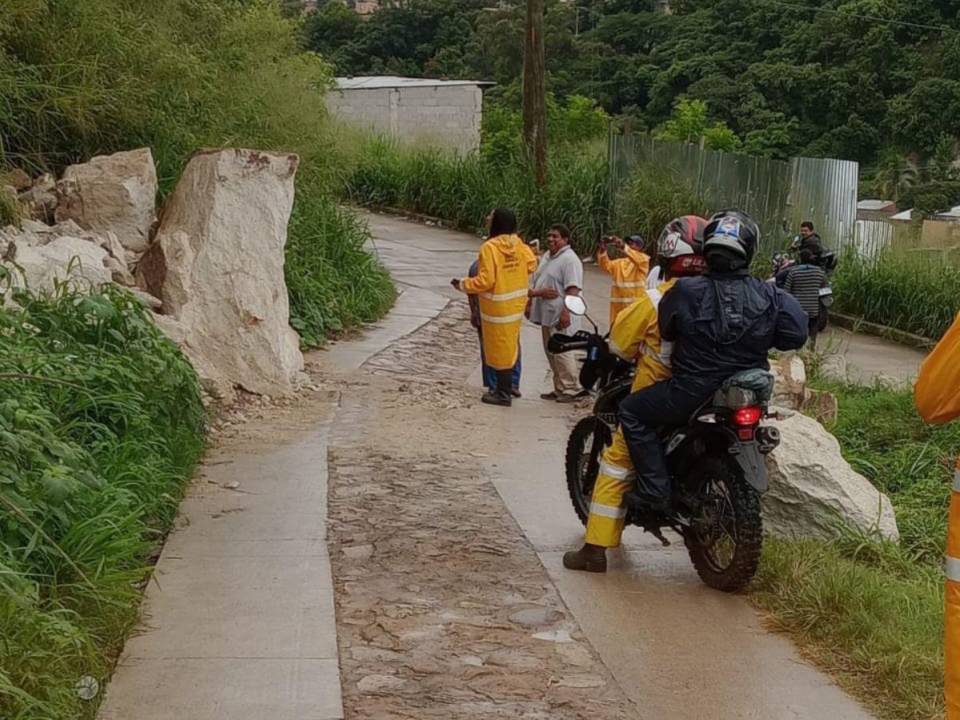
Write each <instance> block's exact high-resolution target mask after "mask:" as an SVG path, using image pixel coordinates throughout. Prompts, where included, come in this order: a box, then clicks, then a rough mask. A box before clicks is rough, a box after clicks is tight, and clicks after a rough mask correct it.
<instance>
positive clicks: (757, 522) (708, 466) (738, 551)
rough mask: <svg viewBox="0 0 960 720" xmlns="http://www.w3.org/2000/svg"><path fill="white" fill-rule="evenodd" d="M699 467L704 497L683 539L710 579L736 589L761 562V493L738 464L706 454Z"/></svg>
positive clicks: (695, 562) (699, 569) (714, 584)
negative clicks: (705, 459) (708, 458)
mask: <svg viewBox="0 0 960 720" xmlns="http://www.w3.org/2000/svg"><path fill="white" fill-rule="evenodd" d="M701 468H702V469H701V470H700V477H699V478H697V480H698V483H699V486H700V487H701V488H702V490H701V496H702V500H703V502H702V505H701V506H700V511H699V513H698V515H697V516H696V517H694V518H693V519H692V523H691V525H690V527H688V528H686V530H685V532H684V538H683V539H684V543H685V544H686V546H687V551H688V552H689V554H690V560H691V561H692V562H693V567H694V568H696V571H697V575H699V576H700V579H701V580H702V581H703V582H704V583H705V584H706V585H708V586H709V587H712V588H714V589H716V590H722V591H723V592H736V591H737V590H740V589H742V588H743V587H745V586H746V585H747V584H748V583H749V582H750V581H751V580H752V579H753V576H754V575H755V574H756V572H757V567H758V566H759V564H760V552H761V550H762V549H763V518H762V517H761V514H760V495H759V493H757V491H756V490H754V489H753V488H752V487H750V485H748V484H747V482H746V480H745V479H743V477H741V474H740V472H739V469H735V468H732V467H731V466H730V465H729V464H728V463H726V462H724V461H723V460H719V459H711V460H707V461H706V462H705V463H703V465H702V466H701Z"/></svg>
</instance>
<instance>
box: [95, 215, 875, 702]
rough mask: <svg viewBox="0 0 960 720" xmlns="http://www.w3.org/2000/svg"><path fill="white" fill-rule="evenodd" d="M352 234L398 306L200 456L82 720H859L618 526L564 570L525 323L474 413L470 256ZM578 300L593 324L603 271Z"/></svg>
mask: <svg viewBox="0 0 960 720" xmlns="http://www.w3.org/2000/svg"><path fill="white" fill-rule="evenodd" d="M369 222H370V224H371V228H372V229H373V231H374V235H375V238H376V241H375V245H376V250H377V252H378V253H379V255H380V257H381V259H382V260H383V262H384V263H385V264H386V265H387V267H388V268H390V270H391V272H392V273H393V275H394V277H395V279H396V280H397V282H398V283H399V286H400V288H401V290H402V293H401V295H400V298H399V300H398V302H397V305H396V307H395V308H394V310H393V312H392V313H391V314H390V315H389V316H388V317H387V318H386V319H384V321H382V322H380V323H377V324H376V325H374V326H372V327H370V328H368V329H367V331H365V332H364V333H363V334H362V335H361V336H360V337H357V338H355V339H351V340H349V341H345V342H342V343H339V344H337V345H335V346H334V347H333V348H331V349H330V350H328V351H324V352H318V353H314V354H313V355H312V356H311V357H310V358H309V363H308V369H309V370H310V371H311V373H312V375H313V377H314V381H315V382H317V383H321V384H322V385H324V389H322V390H320V391H314V392H310V393H307V394H306V395H305V396H303V397H301V398H299V399H298V400H297V401H296V402H294V403H292V404H290V405H289V406H285V407H279V408H267V409H264V410H251V411H245V412H246V414H247V415H248V416H251V415H255V416H257V417H256V418H254V419H250V420H249V421H248V422H247V423H245V424H241V425H238V426H236V427H233V428H230V429H229V430H228V432H227V433H226V437H223V438H221V439H220V440H218V442H217V443H216V444H215V449H214V450H212V451H211V452H210V453H209V454H208V457H207V458H206V459H205V461H204V464H203V466H202V467H201V471H200V473H199V475H198V477H197V478H196V480H195V481H194V483H193V484H192V486H191V489H190V491H189V493H188V497H187V499H186V500H185V502H184V503H183V506H182V507H181V512H180V517H179V519H178V523H177V529H176V530H175V531H174V533H173V534H172V535H171V537H170V539H169V541H168V543H167V545H166V546H165V548H164V550H163V553H162V555H161V557H160V560H159V563H158V566H157V570H156V573H155V579H154V581H153V582H151V583H150V586H149V588H148V590H147V593H146V598H145V602H144V619H143V623H142V627H141V628H140V629H139V630H138V632H137V633H136V635H135V636H134V637H133V638H132V639H131V640H130V641H129V642H128V643H127V647H126V648H125V650H124V652H123V655H122V657H121V660H120V663H119V666H118V669H117V672H116V675H115V677H114V679H113V681H112V683H111V684H110V686H109V687H108V689H107V696H106V700H105V703H104V705H103V707H102V709H101V713H100V718H101V720H133V719H134V718H136V720H213V719H214V718H216V719H221V718H222V719H224V720H334V719H338V718H350V719H351V720H353V719H356V720H361V719H363V720H366V719H368V718H376V719H379V718H444V719H446V718H469V719H473V718H477V719H478V720H479V719H480V718H499V717H503V718H531V719H532V718H537V719H543V720H546V718H551V719H553V718H561V719H564V718H570V719H571V720H572V719H573V718H582V717H593V718H643V719H646V718H650V719H651V720H654V719H656V720H660V719H672V718H678V719H679V718H705V719H706V718H718V719H719V718H723V719H725V720H726V719H737V718H745V719H746V718H750V719H754V718H755V719H757V720H761V719H763V720H778V719H780V718H784V719H787V718H789V719H791V720H793V719H797V718H800V719H803V720H807V719H808V720H814V719H819V718H831V719H835V720H868V718H870V715H869V714H868V713H866V712H865V711H864V710H863V709H862V708H861V707H860V706H859V705H858V704H857V703H855V702H854V701H852V700H851V699H850V698H849V697H847V696H846V695H845V694H844V693H843V692H842V691H841V690H840V689H839V688H838V687H837V686H836V685H834V684H833V683H832V682H831V681H830V680H829V678H827V677H825V676H824V675H822V674H821V673H819V672H818V671H816V670H815V669H813V668H811V667H810V666H808V665H807V664H805V663H804V661H803V660H802V659H801V658H800V657H799V655H798V653H797V652H796V650H795V649H794V648H793V646H792V645H791V644H790V642H789V641H788V640H786V639H785V638H783V637H781V636H778V635H774V634H770V633H768V632H766V631H765V630H764V628H763V625H762V620H761V618H760V616H759V615H758V614H757V613H756V612H755V611H754V610H753V609H752V608H751V607H750V606H749V604H748V603H747V602H746V600H745V599H743V598H741V597H731V596H727V595H723V594H721V593H716V592H713V591H711V590H709V589H707V588H705V587H704V586H703V585H702V584H701V583H700V582H699V581H698V579H697V578H696V575H695V574H694V572H693V570H692V568H691V567H690V564H689V561H688V560H687V557H686V554H685V552H684V551H683V550H682V547H677V546H676V545H674V546H672V547H670V548H666V549H665V548H662V547H660V545H659V543H656V542H650V541H647V540H646V539H645V537H644V536H642V535H641V534H640V532H639V531H634V530H631V531H628V533H627V536H626V538H625V546H624V548H623V549H622V550H621V551H619V552H616V553H614V556H613V561H612V566H611V572H609V573H608V574H607V575H606V576H592V575H581V574H576V573H569V572H565V571H564V570H563V569H562V568H561V567H560V562H559V558H560V555H561V553H562V552H563V551H564V550H566V549H568V548H571V547H575V546H576V545H577V544H578V543H579V541H580V540H581V538H582V532H583V530H582V527H581V526H580V524H579V522H578V521H577V519H576V517H575V515H574V513H573V511H572V509H571V508H570V507H569V500H568V499H567V497H566V491H565V488H564V484H563V473H562V457H563V448H564V445H565V440H566V435H567V433H568V432H569V428H570V426H571V423H572V422H574V421H575V419H576V418H577V417H579V416H580V415H581V414H582V413H583V412H585V408H570V407H564V406H559V405H556V404H549V403H544V402H542V401H540V400H539V399H538V398H537V395H538V393H539V392H540V390H541V389H542V387H541V386H542V383H543V380H544V377H545V372H546V363H545V359H544V358H543V357H542V352H541V350H540V338H539V333H538V331H537V330H536V328H532V327H525V328H524V330H523V338H522V342H523V344H524V348H525V354H524V365H525V370H524V379H523V384H522V389H523V391H524V394H525V397H524V399H523V400H521V401H519V402H517V403H516V404H515V406H514V407H513V408H512V409H511V410H509V411H504V410H502V409H500V408H491V407H488V406H484V405H481V404H480V403H479V402H478V396H479V390H478V386H479V370H478V369H477V348H476V340H475V337H474V335H473V331H472V330H471V329H470V328H469V326H468V324H467V323H466V306H465V303H464V302H463V298H462V296H460V295H459V294H458V293H456V292H455V291H453V290H452V288H450V287H449V285H448V282H449V279H450V277H453V276H454V275H462V274H464V272H465V270H466V268H467V267H468V266H469V264H470V262H471V261H472V259H473V257H474V256H475V253H476V248H477V244H478V243H477V240H476V238H473V237H471V236H468V235H463V234H458V233H450V232H448V231H445V230H440V229H436V228H427V227H423V226H420V225H416V224H412V223H407V222H404V221H402V220H397V219H392V218H382V217H377V216H370V218H369ZM586 284H587V288H586V296H587V300H588V302H589V303H590V305H591V307H592V309H593V312H594V313H595V314H596V315H597V316H599V317H603V316H605V315H606V284H605V281H604V278H603V277H602V276H601V275H600V274H599V273H598V272H596V271H595V269H591V270H590V271H588V273H587V281H586ZM856 342H857V341H856V339H854V343H856ZM260 416H262V417H260ZM328 484H329V508H328Z"/></svg>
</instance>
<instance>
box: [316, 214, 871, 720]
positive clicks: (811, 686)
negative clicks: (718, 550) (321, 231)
mask: <svg viewBox="0 0 960 720" xmlns="http://www.w3.org/2000/svg"><path fill="white" fill-rule="evenodd" d="M367 219H368V222H369V224H370V228H371V230H372V231H373V233H374V236H375V238H376V240H375V243H376V249H377V252H378V253H379V255H380V258H381V260H382V261H383V262H384V263H385V264H386V266H387V267H388V268H389V269H390V271H391V272H392V273H393V275H394V277H395V278H396V280H397V281H398V282H400V283H401V284H404V285H409V286H412V288H410V289H408V292H411V291H413V288H415V289H416V292H422V291H424V290H427V291H430V292H435V293H437V294H438V295H440V296H443V297H449V298H456V297H458V294H457V293H456V292H454V291H453V290H452V289H451V288H450V287H449V286H448V285H447V282H448V280H449V278H450V277H453V276H454V275H462V274H464V272H465V270H466V268H467V267H468V266H469V264H470V262H471V261H472V260H473V258H474V257H475V252H476V247H477V245H478V241H477V239H476V238H473V237H471V236H469V235H463V234H460V233H454V232H449V231H446V230H442V229H437V228H430V227H424V226H421V225H418V224H414V223H411V222H407V221H404V220H399V219H395V218H389V217H383V216H376V215H370V216H368V218H367ZM585 284H586V288H585V295H586V298H587V301H588V303H589V305H590V307H591V308H592V314H594V315H595V316H596V317H597V319H598V321H603V320H605V318H606V315H607V303H606V296H607V290H606V288H607V284H606V280H605V277H604V276H603V275H602V274H601V273H600V272H599V270H597V269H596V268H594V267H589V268H588V269H587V273H586V280H585ZM401 301H402V302H405V301H404V300H403V298H401ZM377 332H383V330H382V329H381V330H379V331H377ZM521 342H522V345H523V347H524V355H523V359H524V375H523V381H522V384H521V389H522V390H523V392H524V396H525V397H524V400H522V401H519V402H517V403H515V405H514V407H513V408H512V409H511V410H510V411H509V413H508V414H506V415H504V413H503V412H502V411H501V412H498V411H497V410H496V409H494V410H493V411H492V412H491V423H492V424H491V425H490V426H488V428H486V431H487V432H488V433H489V437H488V438H487V444H488V445H489V447H495V448H497V452H495V453H490V454H489V456H488V458H487V459H486V460H485V461H484V464H485V471H486V473H487V474H488V475H489V477H490V479H491V480H492V481H493V483H494V485H495V486H496V488H497V490H498V492H499V493H500V495H501V497H502V498H503V500H504V502H505V504H506V506H507V508H508V509H509V511H510V512H511V513H512V515H513V516H514V518H515V519H516V521H517V523H518V524H519V526H520V527H521V529H522V530H523V532H524V534H525V536H526V538H527V540H528V541H529V542H530V543H531V544H532V545H533V547H534V548H535V550H536V551H537V553H538V555H539V557H540V559H541V562H542V563H543V565H544V567H545V568H546V569H547V571H548V572H549V574H550V576H551V578H552V579H553V581H554V583H555V585H556V587H557V589H558V590H559V592H560V594H561V596H562V598H563V600H564V602H565V603H566V605H567V606H568V608H569V609H570V610H571V611H572V613H573V615H574V617H575V618H576V620H577V621H578V623H579V624H580V626H581V628H582V630H583V631H584V633H585V634H586V636H587V637H588V639H589V640H590V642H591V643H592V644H593V646H594V648H595V649H596V651H597V652H598V653H599V655H600V657H601V658H602V660H603V661H604V663H605V664H606V666H607V668H608V669H609V670H610V672H611V673H612V675H613V677H614V678H615V679H616V680H617V682H618V683H619V685H620V687H621V688H622V689H623V691H624V693H625V694H626V695H627V696H628V697H629V698H630V699H631V700H633V701H634V703H635V706H636V709H637V716H638V717H640V718H718V719H719V718H724V719H728V718H731V719H732V718H745V719H746V718H750V719H753V718H756V719H757V720H760V719H763V720H775V719H779V718H783V719H784V720H786V719H787V718H789V719H791V720H794V719H804V720H818V719H820V718H831V719H835V720H846V719H849V720H854V719H856V720H865V719H867V718H869V717H871V716H870V715H869V714H868V713H867V712H866V711H865V710H863V709H862V708H861V706H860V705H859V704H857V703H856V702H855V701H853V700H851V699H850V698H849V697H848V696H847V695H846V694H845V693H844V692H843V691H841V690H840V689H839V688H838V687H837V686H836V685H834V684H833V683H832V682H831V680H830V679H829V678H827V677H826V676H824V675H823V674H822V673H820V672H819V671H817V670H816V669H814V668H812V667H810V666H809V665H808V664H806V663H805V662H804V661H803V660H802V659H801V658H800V656H799V655H798V653H797V652H796V650H795V649H794V647H793V646H792V644H791V643H790V642H789V641H788V640H787V639H785V638H784V637H781V636H777V635H773V634H770V633H768V632H766V631H765V630H764V629H763V626H762V620H761V618H760V616H759V615H758V614H757V613H756V612H755V611H754V610H753V609H752V608H751V606H750V605H749V604H748V603H747V601H746V600H745V599H744V598H742V597H736V596H728V595H723V594H721V593H717V592H715V591H712V590H709V589H708V588H706V587H704V586H703V585H702V584H701V583H700V581H699V580H698V578H697V577H696V575H695V573H694V571H693V569H692V567H691V565H690V562H689V560H688V559H687V555H686V552H685V550H684V549H683V547H682V544H674V545H673V546H671V547H670V548H663V547H661V546H660V544H659V543H658V542H657V541H654V540H652V539H648V538H647V537H646V536H644V535H642V534H641V533H640V531H639V530H637V529H636V528H631V529H628V531H627V533H626V535H625V544H624V548H623V549H621V550H620V551H618V552H615V553H614V554H613V555H614V557H613V558H612V560H613V562H612V564H611V568H610V572H608V574H607V575H605V576H592V575H583V574H578V573H571V572H569V571H566V570H564V569H563V568H562V566H561V563H560V557H561V555H562V553H563V552H564V551H565V550H568V549H571V548H574V547H577V546H578V545H579V543H580V542H581V541H582V537H583V528H582V526H581V525H580V523H579V521H578V520H577V518H576V516H575V515H574V513H573V510H572V508H571V507H570V502H569V499H568V498H567V495H566V489H565V486H564V481H563V467H562V463H563V448H564V444H565V441H566V436H567V434H568V432H569V428H570V426H571V425H572V423H573V422H575V421H576V419H577V418H578V417H580V416H582V415H583V414H584V412H585V410H584V409H582V408H581V409H574V408H570V407H565V406H559V405H557V404H555V403H546V402H543V401H541V400H539V398H538V393H539V392H540V391H541V390H544V389H547V387H546V384H545V377H546V361H545V359H544V358H543V355H542V352H541V350H540V338H539V331H538V330H537V329H536V328H534V327H530V326H527V327H524V329H523V332H522V340H521ZM858 342H859V341H858V339H857V338H855V337H854V338H851V346H852V347H856V346H857V344H858ZM339 352H340V349H339V348H335V349H334V352H333V354H334V355H336V354H337V353H339ZM471 381H472V384H474V385H476V386H478V387H479V385H480V375H479V370H477V371H476V372H474V373H473V375H472V377H471ZM504 418H506V420H505V421H504Z"/></svg>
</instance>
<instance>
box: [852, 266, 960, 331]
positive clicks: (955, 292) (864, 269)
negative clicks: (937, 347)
mask: <svg viewBox="0 0 960 720" xmlns="http://www.w3.org/2000/svg"><path fill="white" fill-rule="evenodd" d="M833 293H834V298H836V300H835V302H836V309H837V310H838V311H839V312H843V313H849V314H851V315H855V316H857V317H861V318H863V319H864V320H867V321H869V322H875V323H880V324H881V325H887V326H889V327H893V328H896V329H898V330H903V331H905V332H909V333H914V334H915V335H921V336H923V337H927V338H932V339H938V338H940V337H941V336H942V335H943V334H944V333H945V332H946V331H947V328H949V327H950V325H951V323H953V320H954V318H955V317H956V316H957V312H958V311H960V268H957V267H955V266H953V265H951V264H950V263H948V262H944V261H943V257H942V256H941V255H937V256H936V258H930V257H924V256H923V255H921V254H920V253H919V252H905V251H900V250H892V249H891V250H886V251H884V252H883V253H882V254H881V255H880V257H879V258H878V259H877V260H876V261H868V260H864V259H862V258H860V257H859V256H856V255H853V254H851V255H848V256H846V257H844V258H843V260H842V262H841V263H840V266H839V267H838V268H837V272H836V273H835V274H834V277H833Z"/></svg>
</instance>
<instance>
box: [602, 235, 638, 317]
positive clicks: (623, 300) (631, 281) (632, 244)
mask: <svg viewBox="0 0 960 720" xmlns="http://www.w3.org/2000/svg"><path fill="white" fill-rule="evenodd" d="M643 244H644V243H643V238H642V237H641V236H640V235H631V236H630V237H628V238H627V239H626V240H622V239H620V238H618V237H616V236H611V237H609V238H607V242H606V243H601V245H600V247H599V248H598V249H597V265H599V266H600V269H601V270H603V271H604V272H605V273H607V274H608V275H610V277H611V278H612V285H611V288H610V327H613V323H614V321H615V320H616V319H617V315H619V314H620V311H621V310H623V309H625V308H626V307H627V306H628V305H630V304H631V303H633V302H634V301H636V300H637V298H639V297H641V296H643V294H644V292H645V291H646V288H647V273H648V272H649V270H650V257H649V256H648V255H647V254H646V253H645V252H643ZM608 245H613V246H614V247H616V248H618V249H619V250H620V252H621V253H623V257H621V258H617V259H615V260H611V259H610V255H609V252H608Z"/></svg>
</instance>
